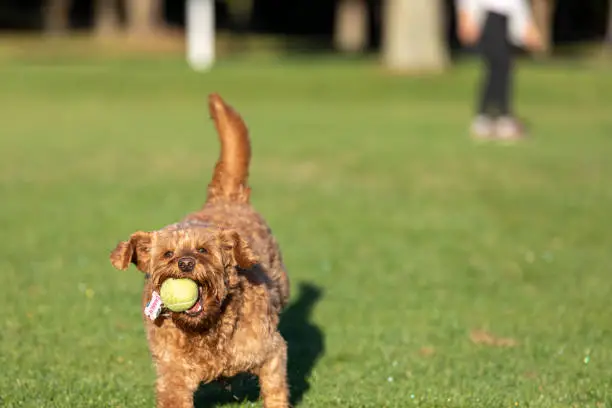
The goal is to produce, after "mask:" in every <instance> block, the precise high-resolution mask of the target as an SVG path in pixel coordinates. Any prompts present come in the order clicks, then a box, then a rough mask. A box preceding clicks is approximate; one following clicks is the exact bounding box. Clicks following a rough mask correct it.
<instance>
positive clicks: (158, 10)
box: [126, 0, 163, 36]
mask: <svg viewBox="0 0 612 408" xmlns="http://www.w3.org/2000/svg"><path fill="white" fill-rule="evenodd" d="M162 5H163V3H162V1H161V0H127V3H126V11H127V22H128V27H127V28H128V31H129V33H130V34H131V35H134V36H148V35H150V34H153V33H155V31H157V30H159V29H160V28H161V26H162V21H163V20H162Z"/></svg>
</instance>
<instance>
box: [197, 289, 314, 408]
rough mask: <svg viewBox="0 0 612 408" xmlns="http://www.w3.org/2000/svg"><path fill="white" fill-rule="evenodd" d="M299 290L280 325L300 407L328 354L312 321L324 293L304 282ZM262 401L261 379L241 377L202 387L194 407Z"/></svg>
mask: <svg viewBox="0 0 612 408" xmlns="http://www.w3.org/2000/svg"><path fill="white" fill-rule="evenodd" d="M299 289H300V291H299V297H298V298H297V299H296V300H295V301H294V302H293V303H291V304H290V305H289V307H287V309H285V311H284V312H283V314H282V315H281V321H280V324H279V329H280V331H281V333H282V335H283V337H284V338H285V340H286V341H287V345H288V347H289V351H288V359H289V361H288V364H287V371H288V377H289V386H290V389H291V405H292V406H297V405H298V404H299V403H300V402H301V401H302V398H303V397H304V395H305V394H306V392H307V391H308V389H309V388H310V384H309V382H308V380H309V377H310V374H311V372H312V369H313V368H314V366H315V364H316V362H317V360H318V359H319V358H320V357H321V356H322V355H323V353H324V351H325V341H324V336H323V332H322V331H321V329H320V328H319V327H318V326H317V325H315V324H314V323H312V322H311V320H310V319H311V314H312V310H313V309H314V307H315V305H316V304H317V302H318V301H319V300H320V299H321V297H322V295H323V291H322V290H321V288H319V287H318V286H315V285H313V284H310V283H301V284H300V287H299ZM258 399H259V385H258V383H257V378H254V377H253V376H248V375H240V376H237V377H236V378H234V379H232V380H231V381H228V382H227V383H226V384H220V383H213V384H207V385H201V386H200V388H199V389H198V391H197V392H196V394H195V396H194V406H195V408H213V407H221V406H224V405H227V404H231V403H236V402H244V401H251V402H254V401H257V400H258Z"/></svg>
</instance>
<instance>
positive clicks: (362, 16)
mask: <svg viewBox="0 0 612 408" xmlns="http://www.w3.org/2000/svg"><path fill="white" fill-rule="evenodd" d="M367 42H368V8H367V4H366V2H365V0H340V1H339V2H338V7H337V8H336V22H335V27H334V45H335V46H336V48H337V49H339V50H340V51H342V52H360V51H363V50H364V49H365V47H366V46H367Z"/></svg>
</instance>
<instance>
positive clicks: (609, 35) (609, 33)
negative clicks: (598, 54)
mask: <svg viewBox="0 0 612 408" xmlns="http://www.w3.org/2000/svg"><path fill="white" fill-rule="evenodd" d="M606 43H607V44H606V45H607V47H608V48H610V49H612V1H610V2H609V3H608V27H607V29H606Z"/></svg>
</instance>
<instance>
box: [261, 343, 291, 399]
mask: <svg viewBox="0 0 612 408" xmlns="http://www.w3.org/2000/svg"><path fill="white" fill-rule="evenodd" d="M275 343H276V346H275V349H274V352H273V353H272V354H271V355H270V356H269V358H268V359H267V360H266V361H264V363H263V365H262V366H261V367H260V369H259V372H258V375H259V386H260V388H261V396H262V398H263V405H264V408H288V407H289V386H288V385H287V345H286V343H285V341H284V340H283V339H282V337H281V336H280V334H278V338H277V341H276V342H275Z"/></svg>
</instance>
